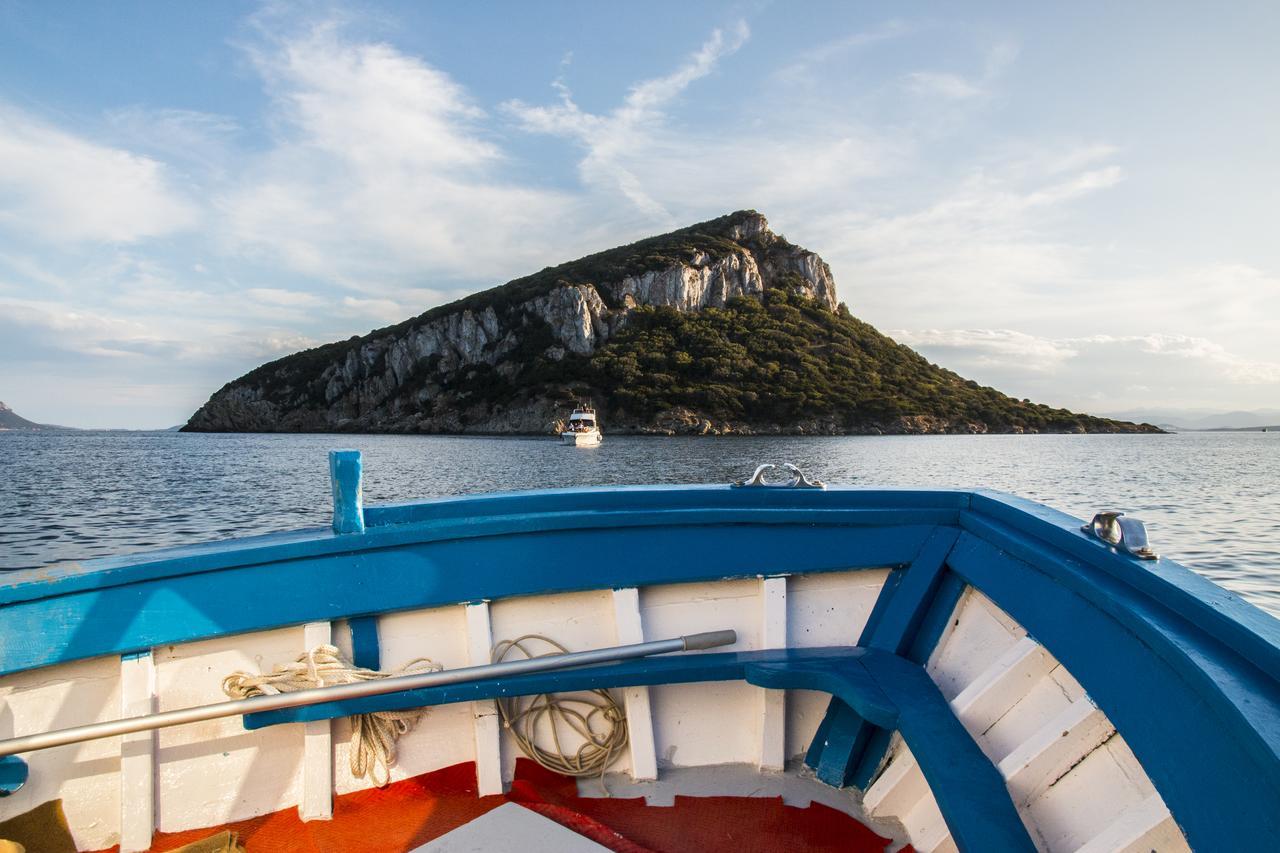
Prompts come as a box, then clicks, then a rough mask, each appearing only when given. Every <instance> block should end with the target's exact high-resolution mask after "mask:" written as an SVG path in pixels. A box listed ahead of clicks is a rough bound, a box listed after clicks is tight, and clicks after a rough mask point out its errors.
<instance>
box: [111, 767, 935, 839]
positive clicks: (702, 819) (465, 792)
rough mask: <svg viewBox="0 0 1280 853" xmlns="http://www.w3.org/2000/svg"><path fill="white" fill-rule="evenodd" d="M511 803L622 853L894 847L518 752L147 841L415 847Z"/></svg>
mask: <svg viewBox="0 0 1280 853" xmlns="http://www.w3.org/2000/svg"><path fill="white" fill-rule="evenodd" d="M504 803H517V804H519V805H521V806H523V807H525V808H528V809H531V810H532V811H534V812H536V813H537V814H539V815H542V816H543V817H546V818H549V819H551V820H553V821H555V822H556V823H559V824H560V825H562V826H565V827H568V828H569V829H572V830H573V831H574V832H576V833H578V834H579V835H582V836H583V837H585V838H588V839H590V840H592V841H594V842H596V843H597V844H600V845H601V846H603V847H606V848H608V849H609V850H615V851H622V853H646V851H652V853H666V852H667V851H670V853H676V851H684V850H698V851H700V853H721V851H723V853H776V851H784V850H796V849H803V850H813V851H822V850H832V851H835V850H840V851H844V853H871V851H875V853H882V851H886V850H890V849H893V841H892V839H890V838H886V837H883V836H880V835H878V834H877V833H875V832H873V831H872V830H871V829H869V828H868V827H866V826H864V825H863V824H862V823H860V822H858V821H857V820H855V819H854V818H852V817H851V816H849V815H848V814H845V813H844V812H842V811H840V810H838V809H834V808H831V807H830V806H826V805H823V804H822V803H819V802H813V803H810V805H809V806H808V807H807V808H798V807H796V806H792V805H787V804H785V803H784V802H783V800H782V798H781V797H723V796H713V797H687V796H676V797H675V799H674V802H673V803H672V805H670V806H651V805H648V804H647V803H646V801H645V799H644V798H643V797H584V796H581V795H580V794H579V793H578V786H577V783H576V781H575V780H573V779H571V778H569V777H566V776H560V775H557V774H555V773H551V772H550V771H547V770H544V769H543V768H541V767H539V766H538V765H537V764H534V763H533V762H532V761H528V760H526V759H520V760H518V761H517V762H516V778H515V780H514V782H513V783H512V785H511V789H510V790H509V791H508V792H507V793H506V794H501V795H491V796H487V797H482V796H479V794H478V791H477V790H476V769H475V765H474V764H471V763H465V764H456V765H454V766H452V767H446V768H444V769H442V770H437V771H434V772H431V773H424V774H422V775H420V776H415V777H413V778H411V779H405V780H403V781H401V782H393V783H392V784H390V785H388V786H386V787H385V788H369V789H366V790H363V791H355V792H352V793H350V794H343V795H341V796H338V797H335V798H334V808H333V818H332V819H331V820H313V821H305V822H304V821H303V820H301V819H300V818H299V817H298V810H297V809H296V808H286V809H281V810H280V811H277V812H273V813H271V814H266V815H262V816H260V817H255V818H251V819H249V820H243V821H237V822H235V823H229V824H226V825H224V826H218V827H209V828H204V829H197V830H188V831H185V832H158V833H156V835H155V839H154V842H153V843H152V846H151V848H150V850H151V851H154V853H161V851H168V850H173V849H175V848H177V847H180V846H182V845H184V844H189V843H191V842H194V841H198V840H200V839H202V838H207V837H209V836H210V835H214V834H216V833H218V832H220V831H222V830H231V831H233V832H235V833H237V834H238V835H239V838H240V842H241V843H242V844H243V845H245V847H246V848H247V850H248V851H250V853H277V852H280V853H282V851H290V853H409V851H414V850H416V849H417V848H419V847H421V846H423V845H425V844H427V843H428V842H430V841H432V840H433V839H436V838H439V837H440V836H443V835H445V834H446V833H449V832H451V831H453V830H455V829H457V828H459V827H461V826H464V825H466V824H467V823H469V822H470V821H473V820H475V819H476V818H478V817H480V816H482V815H485V814H487V813H488V812H490V811H492V810H493V809H496V808H498V807H499V806H501V805H503V804H504ZM902 849H903V850H904V851H906V853H911V848H910V847H906V848H902ZM118 850H119V847H111V848H107V849H106V850H103V851H99V853H117V851H118Z"/></svg>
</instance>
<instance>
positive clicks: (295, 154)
mask: <svg viewBox="0 0 1280 853" xmlns="http://www.w3.org/2000/svg"><path fill="white" fill-rule="evenodd" d="M248 50H249V56H250V58H251V59H252V62H253V66H254V67H255V68H256V69H257V71H258V72H259V73H260V74H261V75H262V78H263V80H264V82H265V84H266V88H267V91H268V93H269V94H270V96H271V103H272V110H273V113H272V115H273V120H274V127H275V139H274V145H273V148H272V149H271V151H270V152H269V153H268V154H267V155H266V156H265V157H263V158H261V159H260V160H258V161H256V162H255V163H254V164H253V165H252V166H251V167H249V168H248V169H247V170H246V171H245V172H244V173H243V174H242V175H241V176H240V180H239V182H238V185H237V186H236V187H235V188H234V189H233V190H231V191H229V192H227V193H225V194H222V195H221V196H220V197H219V199H218V207H219V209H220V210H221V211H222V212H223V214H224V216H225V222H226V228H227V234H228V239H229V241H230V243H231V245H232V246H234V247H236V248H238V249H239V250H242V251H246V252H250V253H252V254H255V255H258V256H262V257H266V258H275V259H279V260H283V262H284V263H286V264H287V265H288V266H289V267H291V268H293V269H295V270H299V271H301V272H304V273H306V274H308V275H313V276H318V277H322V278H324V279H327V280H329V281H337V282H341V283H343V284H344V285H347V286H352V287H365V286H368V284H369V282H370V281H376V282H378V283H377V284H375V285H373V286H374V288H375V289H382V290H387V289H392V288H394V287H395V286H396V285H397V284H402V283H403V281H404V280H405V279H406V278H408V277H409V276H413V277H419V276H421V275H423V274H431V273H436V274H446V275H466V276H468V277H483V276H486V275H494V276H497V275H500V274H502V273H504V272H509V271H512V270H513V269H521V268H522V267H523V265H525V264H529V263H531V262H533V260H534V259H535V258H537V259H539V260H540V259H541V255H540V251H541V247H542V245H543V243H544V241H545V240H547V239H548V238H549V237H550V235H551V234H552V233H553V229H554V228H555V227H556V225H557V224H558V223H560V222H562V221H563V220H564V217H565V214H566V212H567V208H568V201H567V200H566V198H565V197H563V196H562V195H561V194H559V193H557V192H554V191H551V190H545V189H540V188H537V187H534V186H529V185H522V184H520V183H519V182H515V181H510V180H506V179H504V178H503V176H502V174H501V169H502V168H503V167H504V166H505V163H506V157H505V155H504V153H503V152H502V150H501V149H500V148H499V147H498V146H497V144H496V143H495V142H493V141H492V140H491V139H490V138H489V137H488V135H487V132H486V131H485V129H484V127H483V124H482V120H483V119H484V118H485V113H484V111H483V110H482V109H481V108H480V107H479V106H477V105H476V104H475V103H474V102H473V101H472V99H471V98H470V97H469V95H468V94H467V93H466V91H464V90H463V88H462V87H461V86H459V85H458V84H457V83H456V82H455V81H454V80H453V79H452V78H451V77H450V76H449V75H448V74H446V73H444V72H443V71H440V70H439V69H436V68H433V67H432V66H430V65H428V64H427V63H425V62H423V61H422V60H421V59H418V58H415V57H412V56H408V55H406V54H404V53H401V52H399V51H397V50H396V49H395V48H393V47H391V46H390V45H387V44H379V43H370V42H361V41H355V40H351V39H349V38H347V37H346V35H345V34H344V32H343V31H342V29H341V28H340V27H339V26H338V25H337V24H334V23H332V22H327V23H322V24H319V25H316V26H313V27H310V28H308V29H305V30H304V31H302V32H300V33H296V34H292V35H288V36H285V37H275V36H272V35H270V34H268V35H267V36H266V38H265V39H264V41H263V42H262V43H260V44H258V45H256V46H254V47H251V48H249V49H248Z"/></svg>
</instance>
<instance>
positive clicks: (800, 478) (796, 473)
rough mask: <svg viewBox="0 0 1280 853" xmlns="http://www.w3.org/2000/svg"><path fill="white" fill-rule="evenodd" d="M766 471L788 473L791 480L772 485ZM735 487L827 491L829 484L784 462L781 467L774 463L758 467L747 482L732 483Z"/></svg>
mask: <svg viewBox="0 0 1280 853" xmlns="http://www.w3.org/2000/svg"><path fill="white" fill-rule="evenodd" d="M766 471H786V472H787V473H788V474H790V475H791V479H790V480H788V481H786V482H781V483H770V482H768V481H766V480H765V478H764V475H765V472H766ZM731 485H733V486H734V487H741V488H757V489H825V488H826V487H827V484H826V483H824V482H822V481H821V480H810V479H809V478H808V477H806V476H805V473H804V472H803V471H801V470H800V469H799V468H797V467H796V466H795V465H792V464H791V463H790V462H783V463H782V464H781V465H775V464H773V463H772V462H766V463H765V464H763V465H760V466H757V467H756V470H755V473H753V474H752V475H751V476H750V477H748V478H747V479H745V480H739V481H737V482H736V483H732V484H731Z"/></svg>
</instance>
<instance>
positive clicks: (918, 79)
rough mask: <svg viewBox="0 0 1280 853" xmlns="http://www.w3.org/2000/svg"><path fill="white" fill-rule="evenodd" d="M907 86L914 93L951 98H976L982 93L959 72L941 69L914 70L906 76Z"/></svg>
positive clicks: (980, 89)
mask: <svg viewBox="0 0 1280 853" xmlns="http://www.w3.org/2000/svg"><path fill="white" fill-rule="evenodd" d="M906 84H907V88H908V89H909V90H910V91H911V92H912V93H913V94H916V95H936V96H939V97H942V98H951V99H952V100H964V99H966V98H976V97H978V96H979V95H981V94H983V89H982V87H981V86H979V85H977V84H976V83H971V82H969V81H968V80H966V79H965V78H963V77H961V76H960V75H959V74H946V73H943V72H941V71H914V72H912V73H910V74H908V75H907V77H906Z"/></svg>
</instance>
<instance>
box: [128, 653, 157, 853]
mask: <svg viewBox="0 0 1280 853" xmlns="http://www.w3.org/2000/svg"><path fill="white" fill-rule="evenodd" d="M155 711H156V666H155V659H154V658H152V657H151V653H150V652H147V653H145V654H139V655H131V656H128V657H123V658H121V659H120V716H121V717H139V716H143V715H145V714H154V713H155ZM155 774H156V733H155V732H154V731H146V732H133V733H132V734H127V735H124V736H122V737H121V743H120V850H121V853H134V851H139V850H147V849H149V848H150V847H151V835H152V831H153V830H154V829H155V825H156V802H155V792H156V782H155Z"/></svg>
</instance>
